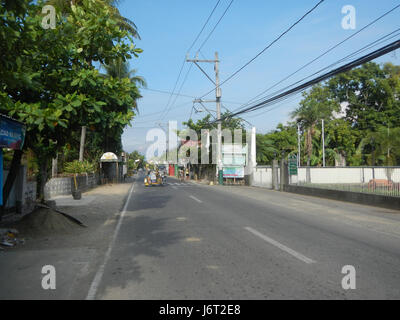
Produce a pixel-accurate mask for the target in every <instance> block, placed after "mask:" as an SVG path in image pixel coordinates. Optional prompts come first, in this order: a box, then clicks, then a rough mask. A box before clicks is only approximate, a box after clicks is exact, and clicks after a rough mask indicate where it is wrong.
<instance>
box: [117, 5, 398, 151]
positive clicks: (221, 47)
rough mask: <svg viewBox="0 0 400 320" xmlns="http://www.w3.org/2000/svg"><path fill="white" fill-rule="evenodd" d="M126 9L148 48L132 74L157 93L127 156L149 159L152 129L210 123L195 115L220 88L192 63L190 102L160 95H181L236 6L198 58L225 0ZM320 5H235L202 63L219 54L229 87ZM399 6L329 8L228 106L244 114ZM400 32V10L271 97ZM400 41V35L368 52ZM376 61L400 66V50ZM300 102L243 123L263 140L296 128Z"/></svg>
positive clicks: (249, 75) (148, 100)
mask: <svg viewBox="0 0 400 320" xmlns="http://www.w3.org/2000/svg"><path fill="white" fill-rule="evenodd" d="M120 2H121V3H120V5H119V10H120V12H121V14H122V15H123V16H125V17H127V18H129V19H130V20H132V21H134V22H135V24H136V25H137V27H138V31H139V34H140V36H141V40H136V45H137V46H138V47H139V48H141V49H143V53H142V54H140V56H139V58H134V59H132V60H130V67H131V69H137V74H138V75H141V76H143V77H144V78H145V79H146V81H147V84H148V89H149V90H145V89H142V90H141V94H142V96H143V97H142V98H141V99H140V100H139V101H138V106H139V111H140V115H138V116H136V117H135V119H134V120H133V121H132V126H131V127H127V128H126V129H125V131H124V134H123V136H122V142H123V147H124V150H125V151H127V152H132V151H133V150H138V151H139V152H141V153H143V154H145V151H146V149H147V147H148V145H149V144H151V142H149V141H148V142H146V134H147V132H148V131H149V130H151V128H159V126H160V125H161V126H163V127H165V126H166V123H167V122H168V121H177V122H178V126H179V127H180V126H181V123H182V122H183V121H187V120H188V119H189V117H190V116H192V118H193V120H197V119H200V118H203V117H204V116H205V115H206V113H205V112H199V113H195V112H193V111H192V107H193V99H194V98H195V97H201V96H202V95H204V94H205V93H207V92H208V91H210V90H212V89H213V88H214V85H213V84H212V83H211V81H210V80H209V79H207V78H206V76H205V75H204V74H203V73H202V72H201V71H200V70H199V69H198V68H197V67H196V66H195V65H193V64H191V63H189V62H185V63H184V67H183V69H182V73H181V77H180V79H179V82H178V84H177V86H176V89H175V93H178V92H180V94H182V95H185V96H172V97H171V95H170V94H169V93H161V92H156V91H153V90H160V91H165V92H172V91H173V89H174V86H175V83H176V81H177V78H178V74H179V71H180V69H181V66H182V64H183V61H184V59H185V57H186V55H187V54H188V55H189V57H191V58H193V57H194V56H195V54H196V52H197V51H198V49H199V48H200V46H201V44H202V43H203V42H204V40H205V39H206V38H207V37H208V35H209V34H210V32H211V30H212V29H213V28H214V26H215V25H216V23H217V21H218V20H219V19H220V18H221V16H222V14H223V13H224V11H225V10H226V9H227V7H228V5H229V4H230V2H231V0H220V2H219V4H218V6H217V8H216V10H215V11H214V14H213V15H212V17H211V19H210V20H209V22H208V24H207V25H206V27H205V29H204V31H203V32H202V33H201V35H200V37H199V39H198V41H197V42H196V43H195V45H194V46H193V48H192V49H191V50H190V52H188V49H189V47H190V46H191V44H192V43H193V41H194V40H195V39H196V36H197V35H198V34H199V32H200V30H201V29H202V27H203V25H204V23H205V22H206V20H207V18H208V17H209V15H210V13H211V11H212V10H213V8H214V7H215V5H216V4H217V0H202V1H194V0H168V1H165V0H146V1H137V0H125V1H120ZM318 2H319V1H318V0H301V1H300V0H298V1H295V0H279V1H276V0H234V1H233V2H232V4H231V6H230V7H229V9H228V11H227V12H226V14H225V16H224V17H223V19H222V20H221V21H220V23H219V24H218V26H217V27H216V29H215V31H214V32H213V33H212V34H211V36H210V37H209V39H208V40H207V41H206V42H205V44H204V46H203V47H202V49H201V51H200V53H199V58H200V59H204V58H206V59H213V58H214V54H215V52H218V54H219V60H220V78H221V81H224V80H225V79H227V78H228V77H229V76H230V75H231V74H233V73H234V72H235V71H236V70H238V69H239V68H240V67H241V66H243V65H244V64H245V63H247V62H248V61H249V60H251V59H252V58H253V57H254V56H256V55H257V53H259V52H260V51H261V50H262V49H264V48H265V47H266V46H267V45H268V44H269V43H271V42H272V41H273V40H274V39H276V38H277V37H278V36H279V35H280V34H282V33H283V32H284V31H285V30H286V29H287V28H289V27H290V26H291V25H292V24H293V23H294V22H295V21H297V20H298V19H299V18H300V17H302V16H303V15H304V14H305V13H306V12H307V11H309V10H310V9H311V8H313V7H314V6H315V5H316V4H317V3H318ZM399 4H400V1H398V0H397V1H395V0H381V1H367V0H346V1H342V0H325V1H324V2H323V3H322V4H321V5H320V6H319V7H318V8H317V9H316V10H314V11H313V12H312V13H311V14H309V15H308V16H307V17H306V18H305V19H304V20H302V21H301V22H300V23H299V24H297V25H296V26H295V27H294V28H293V29H291V30H290V31H289V32H288V33H287V34H286V35H285V36H283V37H282V38H281V39H280V40H279V41H278V42H276V43H275V44H274V45H273V46H271V47H270V48H269V49H268V50H266V51H265V52H264V53H263V54H262V55H260V56H259V57H258V58H257V59H256V60H255V61H253V62H252V63H251V64H250V65H249V66H247V67H246V68H244V69H243V70H242V71H241V72H240V73H238V74H237V75H236V76H235V77H234V78H232V79H231V80H229V81H227V82H226V83H224V84H223V85H222V87H221V90H222V98H221V100H222V104H223V106H224V107H226V108H227V109H229V110H234V109H236V108H238V107H240V106H241V105H242V104H244V103H246V102H248V101H249V100H250V99H252V98H254V97H255V96H257V95H258V94H260V93H261V92H263V91H264V90H265V89H267V88H269V87H270V86H272V85H274V84H276V83H277V82H278V81H280V80H282V79H283V78H285V77H286V76H288V75H289V74H291V73H292V72H294V71H295V70H297V69H299V68H300V67H302V66H303V65H305V64H306V63H308V62H310V61H311V60H313V59H314V58H316V57H318V56H319V55H320V54H322V53H323V52H325V51H326V50H328V49H329V48H331V47H332V46H334V45H335V44H337V43H339V42H340V41H342V40H344V39H345V38H347V37H349V36H350V35H352V34H354V33H356V32H357V31H359V30H360V29H361V28H363V27H364V26H365V25H367V24H369V23H370V22H372V21H373V20H375V19H376V18H378V17H379V16H381V15H382V14H384V13H385V12H387V11H389V10H390V9H392V8H394V7H395V6H396V5H399ZM345 5H352V6H353V7H354V8H355V13H356V16H355V17H356V25H355V29H343V27H342V20H343V18H344V17H345V15H346V14H343V13H342V8H343V6H345ZM398 28H400V8H398V9H396V10H395V11H393V12H392V13H390V14H389V15H387V16H386V17H384V18H382V19H381V20H380V21H378V22H376V23H375V24H373V25H372V26H370V27H368V28H367V29H365V30H364V31H362V32H360V33H359V34H357V35H356V36H354V37H353V38H351V39H350V40H348V41H346V42H345V43H343V44H342V45H340V46H339V47H337V48H336V49H334V50H333V51H332V52H330V53H328V54H327V55H326V56H324V57H322V58H320V59H318V60H317V61H315V62H314V63H312V64H311V65H310V66H308V67H306V68H304V69H303V70H302V71H300V72H298V73H297V74H296V75H294V76H292V77H291V78H289V79H288V80H286V81H284V82H282V83H281V84H280V85H278V86H277V87H275V88H274V89H273V90H271V91H269V92H267V93H265V94H264V95H263V96H266V95H268V94H271V93H273V92H274V91H275V90H279V89H282V88H284V87H286V86H287V85H290V84H292V83H294V82H296V81H298V80H300V79H302V78H304V77H306V76H309V75H311V74H313V73H314V72H316V71H317V70H319V69H321V68H323V67H326V66H328V65H330V64H331V63H333V62H336V61H337V60H339V59H341V58H343V57H345V56H346V55H348V54H350V53H352V52H354V51H355V50H357V49H360V48H362V47H363V46H365V45H367V44H369V43H371V42H373V41H375V40H377V39H379V38H380V37H382V36H384V35H387V34H388V33H390V32H392V31H394V30H396V29H398ZM398 38H399V36H398V35H397V37H395V38H393V39H391V40H388V41H387V42H384V43H382V44H381V45H379V46H377V47H374V48H372V49H371V50H369V51H367V52H371V51H373V50H376V49H378V48H379V47H381V46H383V45H386V44H388V43H389V42H392V41H395V40H397V39H398ZM367 52H364V53H363V54H365V53H367ZM361 55H362V54H361ZM359 56H360V55H359ZM359 56H357V57H359ZM375 61H376V62H378V63H384V62H388V61H390V62H392V63H395V64H399V62H400V50H397V52H393V53H389V54H387V55H385V56H383V57H381V58H378V59H377V60H375ZM201 67H202V68H203V69H204V70H205V71H206V72H207V74H208V75H209V76H210V77H211V78H213V79H214V77H215V73H214V66H213V64H209V63H202V64H201ZM184 79H186V81H184ZM179 89H181V90H180V91H179ZM186 95H187V96H186ZM204 99H209V100H213V99H214V100H215V93H214V92H212V93H210V94H209V95H208V96H206V97H204ZM300 99H301V95H300V94H298V95H296V96H294V97H291V98H289V99H288V100H286V101H284V102H281V103H279V104H277V105H274V106H272V108H273V109H271V110H268V108H267V109H265V110H263V111H256V112H254V113H249V114H246V115H244V116H243V118H244V119H245V120H247V121H248V123H246V125H248V126H250V125H251V126H255V127H256V128H257V133H267V132H269V131H271V130H273V129H275V128H276V126H277V124H278V123H286V122H287V121H290V120H291V118H290V112H291V111H293V110H294V109H295V108H296V107H297V106H298V102H299V101H300ZM205 105H206V107H207V108H208V109H210V110H215V103H207V104H205ZM198 109H200V107H198Z"/></svg>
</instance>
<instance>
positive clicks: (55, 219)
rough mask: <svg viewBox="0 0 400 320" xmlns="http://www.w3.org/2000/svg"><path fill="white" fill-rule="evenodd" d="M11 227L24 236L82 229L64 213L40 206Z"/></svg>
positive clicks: (66, 232)
mask: <svg viewBox="0 0 400 320" xmlns="http://www.w3.org/2000/svg"><path fill="white" fill-rule="evenodd" d="M10 227H12V228H15V229H17V230H18V231H19V234H20V236H23V237H32V238H36V237H42V236H50V235H56V234H70V233H75V232H76V231H77V230H79V229H82V227H80V226H79V225H77V224H76V223H74V222H72V221H71V220H70V219H68V218H67V217H65V216H63V215H62V214H59V213H57V212H56V211H54V210H52V209H47V208H39V209H36V210H35V211H33V212H32V213H30V214H27V215H26V216H24V217H23V218H22V219H21V220H20V221H18V222H15V223H13V224H12V225H11V226H10Z"/></svg>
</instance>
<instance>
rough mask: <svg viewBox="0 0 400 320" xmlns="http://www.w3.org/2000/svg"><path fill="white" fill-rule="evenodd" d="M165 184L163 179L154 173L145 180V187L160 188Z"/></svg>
mask: <svg viewBox="0 0 400 320" xmlns="http://www.w3.org/2000/svg"><path fill="white" fill-rule="evenodd" d="M162 184H163V179H162V177H161V175H160V174H156V173H155V172H154V171H151V172H150V173H149V174H148V175H147V176H146V177H145V178H144V185H145V186H146V187H150V186H160V185H162Z"/></svg>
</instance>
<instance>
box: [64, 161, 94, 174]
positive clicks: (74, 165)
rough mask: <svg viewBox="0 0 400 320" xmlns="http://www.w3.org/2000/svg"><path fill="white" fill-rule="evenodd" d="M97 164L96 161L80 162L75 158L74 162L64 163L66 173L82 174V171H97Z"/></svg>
mask: <svg viewBox="0 0 400 320" xmlns="http://www.w3.org/2000/svg"><path fill="white" fill-rule="evenodd" d="M96 169H97V166H96V164H95V163H90V162H89V161H83V162H80V161H78V160H74V161H72V162H67V163H66V164H65V165H64V172H65V173H73V174H82V173H95V172H96Z"/></svg>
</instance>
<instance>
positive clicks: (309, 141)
mask: <svg viewBox="0 0 400 320" xmlns="http://www.w3.org/2000/svg"><path fill="white" fill-rule="evenodd" d="M311 131H312V128H309V129H308V130H307V166H308V167H309V166H310V165H311V155H312V134H311Z"/></svg>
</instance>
